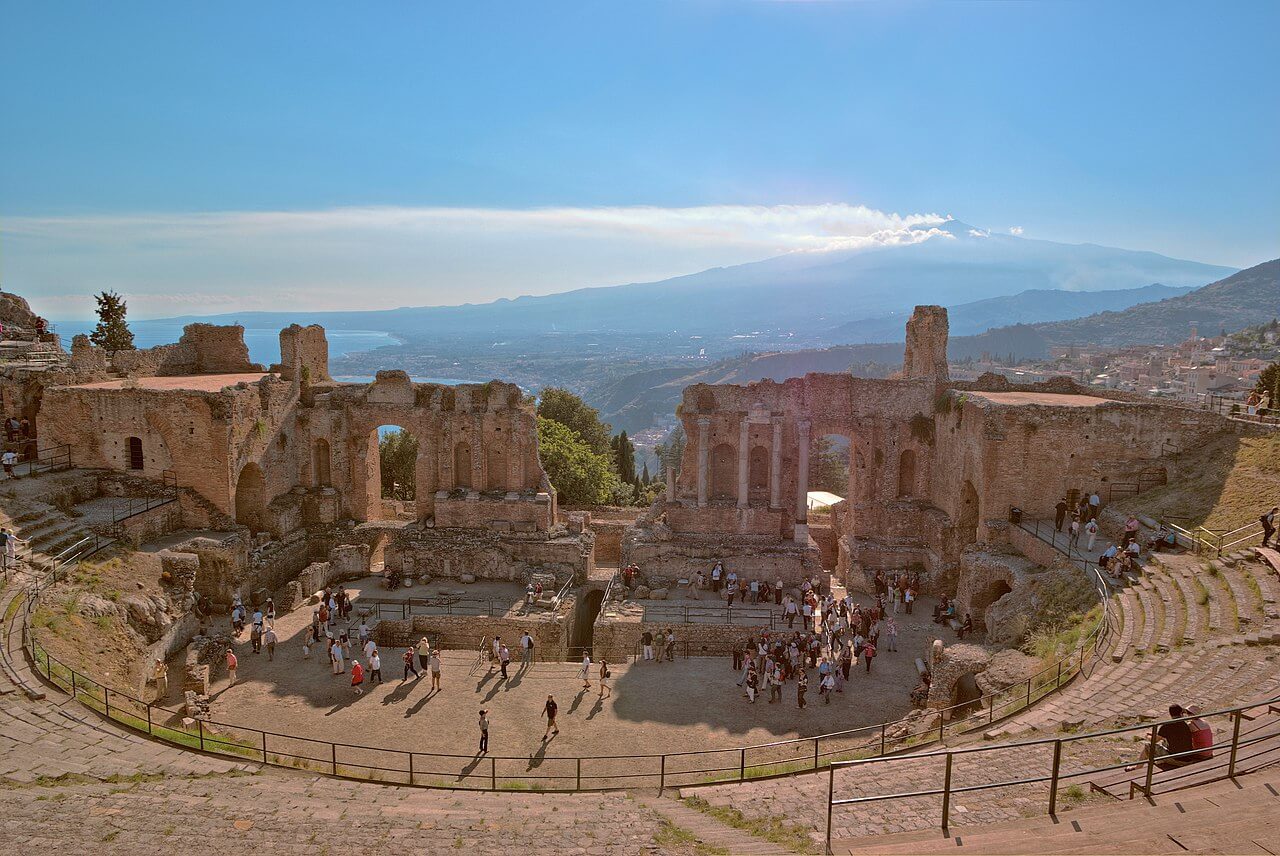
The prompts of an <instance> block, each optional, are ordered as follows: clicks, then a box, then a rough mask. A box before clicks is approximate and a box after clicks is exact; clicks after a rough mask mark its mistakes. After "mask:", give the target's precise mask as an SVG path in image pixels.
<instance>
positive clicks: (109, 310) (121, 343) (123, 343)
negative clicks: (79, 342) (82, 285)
mask: <svg viewBox="0 0 1280 856" xmlns="http://www.w3.org/2000/svg"><path fill="white" fill-rule="evenodd" d="M94 299H95V300H97V301H98V326H97V327H95V328H93V332H92V333H90V334H89V341H90V342H93V344H95V345H97V346H98V347H99V348H103V349H104V350H106V351H109V352H111V353H112V354H114V353H115V352H116V351H132V350H133V331H132V330H130V329H129V324H128V323H127V322H126V321H125V320H124V317H125V313H126V312H127V310H128V306H127V305H126V304H125V302H124V298H122V297H121V296H120V295H118V294H116V293H115V292H114V291H104V292H102V293H101V294H99V295H97V297H95V298H94Z"/></svg>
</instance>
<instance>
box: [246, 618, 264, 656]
mask: <svg viewBox="0 0 1280 856" xmlns="http://www.w3.org/2000/svg"><path fill="white" fill-rule="evenodd" d="M249 642H250V644H251V645H252V646H253V653H255V654H261V653H262V625H261V624H259V623H258V622H256V621H255V622H254V623H253V627H251V628H250V629H249Z"/></svg>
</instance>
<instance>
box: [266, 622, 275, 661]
mask: <svg viewBox="0 0 1280 856" xmlns="http://www.w3.org/2000/svg"><path fill="white" fill-rule="evenodd" d="M277 641H279V637H278V636H276V629H275V627H274V626H273V625H270V624H268V625H267V629H266V630H265V631H263V633H262V644H263V645H266V646H267V659H268V660H270V661H274V660H275V658H276V642H277Z"/></svg>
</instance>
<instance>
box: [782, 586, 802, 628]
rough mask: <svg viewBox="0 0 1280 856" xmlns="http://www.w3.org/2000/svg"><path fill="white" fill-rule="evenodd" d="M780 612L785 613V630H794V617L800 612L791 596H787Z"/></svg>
mask: <svg viewBox="0 0 1280 856" xmlns="http://www.w3.org/2000/svg"><path fill="white" fill-rule="evenodd" d="M782 611H783V612H784V613H786V616H787V629H788V630H792V629H794V628H795V624H796V615H798V614H799V612H800V608H799V607H798V606H796V602H795V598H793V597H792V596H791V595H787V601H786V603H784V604H783V606H782Z"/></svg>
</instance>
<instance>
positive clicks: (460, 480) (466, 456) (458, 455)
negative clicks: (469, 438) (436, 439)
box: [453, 441, 472, 490]
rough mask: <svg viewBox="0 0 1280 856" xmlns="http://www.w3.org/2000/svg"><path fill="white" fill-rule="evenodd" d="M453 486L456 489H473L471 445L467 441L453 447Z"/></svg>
mask: <svg viewBox="0 0 1280 856" xmlns="http://www.w3.org/2000/svg"><path fill="white" fill-rule="evenodd" d="M453 484H454V487H460V488H465V489H467V490H471V489H472V484H471V444H470V443H467V442H465V441H463V442H460V443H458V444H456V445H455V446H454V447H453Z"/></svg>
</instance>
